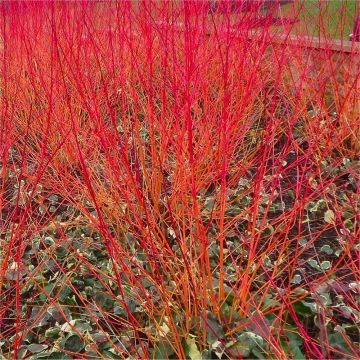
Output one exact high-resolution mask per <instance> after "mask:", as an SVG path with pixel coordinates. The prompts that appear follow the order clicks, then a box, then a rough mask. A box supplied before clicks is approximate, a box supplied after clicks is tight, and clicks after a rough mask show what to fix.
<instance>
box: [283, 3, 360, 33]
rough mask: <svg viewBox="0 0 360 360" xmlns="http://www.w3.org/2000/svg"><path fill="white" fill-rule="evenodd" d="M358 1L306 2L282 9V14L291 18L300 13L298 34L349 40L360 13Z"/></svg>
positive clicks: (296, 28)
mask: <svg viewBox="0 0 360 360" xmlns="http://www.w3.org/2000/svg"><path fill="white" fill-rule="evenodd" d="M359 4H360V2H359V1H358V0H325V1H324V0H304V1H298V0H296V1H295V4H288V5H285V6H283V7H282V14H283V15H284V16H287V17H290V16H294V13H295V14H296V13H297V11H300V15H299V22H298V23H297V24H296V26H295V28H294V32H295V33H296V34H301V35H303V34H306V35H309V34H312V35H314V36H319V35H325V36H326V37H328V38H334V39H344V40H347V39H348V38H349V34H351V33H352V30H353V27H354V21H355V17H356V14H357V12H358V11H359Z"/></svg>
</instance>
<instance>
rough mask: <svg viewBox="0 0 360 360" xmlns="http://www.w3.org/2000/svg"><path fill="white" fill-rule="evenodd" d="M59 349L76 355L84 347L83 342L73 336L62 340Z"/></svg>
mask: <svg viewBox="0 0 360 360" xmlns="http://www.w3.org/2000/svg"><path fill="white" fill-rule="evenodd" d="M60 347H61V349H63V350H67V351H72V352H74V353H78V352H80V351H81V350H82V349H83V348H84V347H85V342H84V340H83V339H82V338H81V337H80V336H78V335H76V334H73V335H70V336H68V337H66V338H65V339H63V340H62V341H61V344H60Z"/></svg>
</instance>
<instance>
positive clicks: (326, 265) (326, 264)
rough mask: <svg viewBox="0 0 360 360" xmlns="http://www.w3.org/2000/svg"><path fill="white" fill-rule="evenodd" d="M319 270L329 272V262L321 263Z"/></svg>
mask: <svg viewBox="0 0 360 360" xmlns="http://www.w3.org/2000/svg"><path fill="white" fill-rule="evenodd" d="M320 268H321V270H329V269H331V262H330V261H327V260H325V261H322V262H321V264H320Z"/></svg>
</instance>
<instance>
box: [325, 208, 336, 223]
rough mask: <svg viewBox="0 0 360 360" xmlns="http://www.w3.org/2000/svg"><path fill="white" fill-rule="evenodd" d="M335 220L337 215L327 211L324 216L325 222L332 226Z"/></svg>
mask: <svg viewBox="0 0 360 360" xmlns="http://www.w3.org/2000/svg"><path fill="white" fill-rule="evenodd" d="M334 220H335V214H334V212H333V211H332V210H330V209H329V210H327V211H326V212H325V214H324V221H325V222H326V223H328V224H332V223H333V222H334Z"/></svg>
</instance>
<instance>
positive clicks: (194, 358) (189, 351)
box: [186, 338, 202, 360]
mask: <svg viewBox="0 0 360 360" xmlns="http://www.w3.org/2000/svg"><path fill="white" fill-rule="evenodd" d="M186 345H187V346H186V355H188V356H189V357H190V359H191V360H201V359H202V356H201V353H200V351H199V349H198V348H197V345H196V341H195V339H193V338H188V339H187V340H186Z"/></svg>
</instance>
